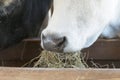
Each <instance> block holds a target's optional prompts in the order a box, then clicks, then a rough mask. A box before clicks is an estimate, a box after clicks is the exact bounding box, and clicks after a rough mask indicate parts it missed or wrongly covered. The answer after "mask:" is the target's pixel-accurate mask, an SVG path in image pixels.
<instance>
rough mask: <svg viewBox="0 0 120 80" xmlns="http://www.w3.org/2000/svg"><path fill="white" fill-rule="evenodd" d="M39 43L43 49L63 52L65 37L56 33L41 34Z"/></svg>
mask: <svg viewBox="0 0 120 80" xmlns="http://www.w3.org/2000/svg"><path fill="white" fill-rule="evenodd" d="M41 44H42V47H43V49H46V50H48V51H54V52H63V49H64V47H65V44H66V37H65V36H63V37H59V36H58V35H56V34H49V35H44V34H42V35H41Z"/></svg>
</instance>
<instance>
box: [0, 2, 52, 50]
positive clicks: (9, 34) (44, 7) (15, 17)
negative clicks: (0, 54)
mask: <svg viewBox="0 0 120 80" xmlns="http://www.w3.org/2000/svg"><path fill="white" fill-rule="evenodd" d="M3 1H4V0H3ZM13 1H14V0H13ZM51 3H52V0H15V2H13V3H11V4H10V5H9V6H7V7H5V8H2V6H3V4H2V5H1V4H0V7H1V9H0V48H1V49H3V48H7V47H9V46H11V45H14V44H16V43H18V42H20V41H21V40H23V39H24V38H28V37H36V36H37V34H38V32H39V30H40V26H41V25H42V22H43V20H44V18H45V16H46V15H47V13H48V10H49V8H50V6H51ZM4 9H5V10H4Z"/></svg>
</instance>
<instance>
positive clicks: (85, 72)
mask: <svg viewBox="0 0 120 80" xmlns="http://www.w3.org/2000/svg"><path fill="white" fill-rule="evenodd" d="M0 80H120V70H118V69H116V70H112V69H111V70H110V69H105V70H104V69H39V68H34V69H33V68H0Z"/></svg>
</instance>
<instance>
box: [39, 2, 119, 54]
mask: <svg viewBox="0 0 120 80" xmlns="http://www.w3.org/2000/svg"><path fill="white" fill-rule="evenodd" d="M117 3H118V0H54V12H53V16H52V17H51V18H50V20H49V24H48V26H47V28H46V29H44V30H43V32H42V35H41V46H42V47H43V48H44V49H47V50H50V51H57V52H74V51H79V50H81V49H83V48H86V47H89V46H90V45H92V44H93V43H94V42H95V41H96V39H97V38H98V37H99V35H100V34H101V33H102V31H103V29H104V28H105V26H107V25H108V24H109V22H110V21H111V20H112V19H113V18H114V16H115V14H116V13H115V12H116V6H117Z"/></svg>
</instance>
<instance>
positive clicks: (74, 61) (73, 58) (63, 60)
mask: <svg viewBox="0 0 120 80" xmlns="http://www.w3.org/2000/svg"><path fill="white" fill-rule="evenodd" d="M31 64H32V65H33V67H41V68H86V67H88V66H87V64H85V62H84V61H83V59H82V57H81V52H76V53H56V52H50V51H42V53H40V55H39V56H38V57H36V58H34V59H32V60H31V61H30V62H28V63H26V64H25V65H24V66H30V65H31Z"/></svg>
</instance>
